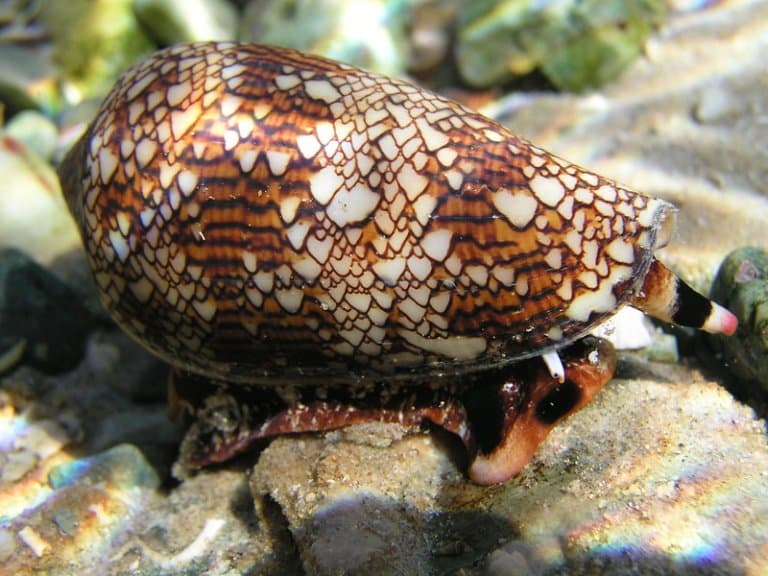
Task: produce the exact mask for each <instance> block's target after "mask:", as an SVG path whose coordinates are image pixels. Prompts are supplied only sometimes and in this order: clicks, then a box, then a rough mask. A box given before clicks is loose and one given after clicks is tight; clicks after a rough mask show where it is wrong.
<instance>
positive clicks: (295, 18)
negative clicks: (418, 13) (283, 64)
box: [239, 0, 406, 76]
mask: <svg viewBox="0 0 768 576" xmlns="http://www.w3.org/2000/svg"><path fill="white" fill-rule="evenodd" d="M401 8H402V6H401V5H400V4H394V3H391V2H386V0H368V1H366V2H352V1H348V0H323V1H322V2H315V1H308V0H299V1H295V0H252V1H251V2H249V3H248V5H247V6H246V8H245V11H244V13H243V21H242V26H241V29H240V35H239V39H240V40H242V41H246V42H260V43H264V44H275V45H277V46H287V47H289V48H296V49H298V50H303V51H307V52H314V53H316V54H322V55H324V56H328V57H330V58H334V59H336V60H340V61H342V62H346V63H348V64H353V65H355V66H360V67H362V68H367V69H369V70H375V71H377V72H382V73H384V74H389V75H393V76H400V75H402V74H403V71H404V70H405V66H406V50H405V21H404V18H403V12H402V11H401Z"/></svg>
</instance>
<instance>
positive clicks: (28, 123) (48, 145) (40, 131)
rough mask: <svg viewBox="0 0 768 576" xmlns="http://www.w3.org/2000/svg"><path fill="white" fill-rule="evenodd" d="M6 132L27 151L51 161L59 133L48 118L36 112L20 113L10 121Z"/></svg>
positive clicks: (6, 126)
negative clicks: (32, 151)
mask: <svg viewBox="0 0 768 576" xmlns="http://www.w3.org/2000/svg"><path fill="white" fill-rule="evenodd" d="M4 131H5V134H7V135H8V136H10V137H11V138H13V139H14V140H16V141H17V142H20V143H21V144H22V145H24V146H25V147H26V149H27V150H34V151H35V154H37V156H39V157H40V158H42V159H44V160H50V159H51V158H52V157H53V153H54V151H55V150H56V141H57V139H58V136H59V131H58V129H57V128H56V125H55V124H54V123H53V121H52V120H51V119H50V118H49V117H48V116H45V115H44V114H41V113H40V112H37V111H34V110H25V111H23V112H19V113H18V114H16V115H15V116H13V118H11V119H10V120H9V121H8V123H7V124H6V125H5V128H4Z"/></svg>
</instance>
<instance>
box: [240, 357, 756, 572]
mask: <svg viewBox="0 0 768 576" xmlns="http://www.w3.org/2000/svg"><path fill="white" fill-rule="evenodd" d="M649 377H650V378H649ZM451 454H452V451H451V449H450V443H449V444H448V445H446V444H445V443H442V442H440V441H439V440H438V438H437V437H436V436H435V435H430V436H419V435H417V436H406V437H404V438H403V439H402V440H394V441H393V442H392V444H391V445H390V447H389V448H387V449H384V448H382V447H380V446H376V445H375V442H374V443H366V444H362V443H360V441H359V438H357V439H356V440H355V441H352V440H349V439H347V438H345V437H339V436H335V435H330V436H325V437H301V438H281V439H278V440H276V441H275V442H273V443H272V444H270V446H269V447H268V448H266V449H265V450H264V452H263V453H262V454H261V457H260V458H259V463H258V465H257V466H256V468H255V469H254V472H253V475H252V479H251V489H252V491H253V493H254V495H255V496H256V497H257V499H258V498H261V499H263V498H264V496H265V495H266V496H268V497H269V499H271V500H274V501H275V502H276V503H277V504H278V505H279V506H280V509H281V511H282V512H283V514H285V517H286V520H287V522H288V526H289V529H290V530H291V533H292V535H293V537H294V540H295V542H296V545H297V547H298V549H299V553H300V555H301V558H302V562H303V566H304V569H305V571H306V572H307V573H310V574H338V573H346V574H365V573H370V570H371V569H372V567H373V566H375V567H377V569H376V572H377V573H379V574H400V573H430V572H432V573H435V572H437V573H445V572H447V573H455V572H456V571H460V570H464V571H465V573H469V574H474V573H488V574H494V575H495V574H499V575H501V574H518V573H520V574H522V573H526V574H553V573H568V574H593V573H595V572H596V571H597V572H598V573H600V574H617V575H618V574H626V573H628V572H632V573H640V574H646V573H649V574H651V573H653V574H656V573H664V574H681V575H682V574H691V573H699V574H705V573H718V574H734V575H735V574H740V573H744V571H745V570H748V569H750V568H751V567H754V566H763V567H764V566H765V561H764V550H765V547H766V546H768V536H766V535H767V534H768V495H767V494H766V493H765V491H764V488H763V483H764V476H765V474H766V471H768V445H767V443H766V436H765V430H764V428H763V424H762V423H761V422H760V421H758V420H756V419H755V418H754V414H753V413H752V412H751V410H749V409H747V408H745V407H744V406H741V405H739V404H738V403H737V402H735V401H734V400H733V398H732V397H731V396H730V395H729V394H728V393H727V392H726V391H725V390H723V389H722V388H721V387H720V386H718V385H717V384H716V383H713V382H708V381H706V380H704V379H703V378H702V377H701V375H700V374H699V373H698V372H696V371H694V370H690V369H684V368H680V367H678V366H670V365H650V364H649V363H648V362H647V361H642V362H641V363H639V364H638V366H637V369H636V376H635V377H634V378H633V379H632V380H620V379H619V380H614V381H613V382H612V383H610V384H608V385H607V386H606V388H605V389H604V390H603V391H602V392H601V393H600V394H599V395H598V396H597V397H596V399H595V401H594V402H593V404H591V405H589V406H587V407H586V408H585V409H583V410H582V411H580V412H578V413H576V414H575V415H573V416H571V417H570V418H568V419H567V420H566V421H565V423H563V424H561V425H560V426H558V427H557V428H555V430H554V431H553V432H552V433H551V434H550V436H549V437H548V438H547V440H546V441H545V442H544V443H543V444H542V445H541V446H540V447H539V450H538V452H537V454H536V456H535V457H534V459H533V461H532V462H531V463H530V464H529V465H528V466H527V467H526V468H525V469H524V470H523V471H522V473H521V474H520V475H519V476H518V477H516V478H513V479H512V480H510V481H509V482H507V483H506V484H503V485H499V486H496V487H492V488H488V487H479V486H475V485H472V484H471V483H468V482H464V481H462V480H461V477H460V476H459V475H458V474H459V468H458V467H456V465H455V463H453V462H452V461H451ZM478 532H483V534H484V537H482V538H478ZM446 542H449V543H453V544H454V545H453V546H451V547H450V550H453V551H454V552H453V554H450V555H445V554H438V553H437V552H438V551H441V550H446V549H447V548H446V547H445V546H446V545H445V543H446ZM483 566H484V567H485V569H486V570H487V572H483V571H481V570H480V569H481V568H482V567H483ZM447 567H450V570H447ZM441 570H442V571H441ZM521 570H522V571H521Z"/></svg>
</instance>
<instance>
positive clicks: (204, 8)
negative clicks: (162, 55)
mask: <svg viewBox="0 0 768 576" xmlns="http://www.w3.org/2000/svg"><path fill="white" fill-rule="evenodd" d="M133 10H134V12H135V13H136V18H137V19H138V20H139V22H140V23H141V25H142V26H143V27H144V29H145V30H146V31H147V32H148V33H149V35H150V36H151V37H152V38H153V39H154V41H155V42H157V43H158V44H159V45H161V46H167V45H170V44H177V43H179V42H198V41H203V40H234V39H235V36H236V35H237V26H238V13H237V11H236V10H235V7H234V6H233V5H232V4H231V3H230V2H229V1H228V0H198V1H196V2H195V4H194V10H190V9H189V5H188V4H186V3H180V2H175V1H174V0H133Z"/></svg>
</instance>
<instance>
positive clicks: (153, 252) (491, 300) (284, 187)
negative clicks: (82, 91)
mask: <svg viewBox="0 0 768 576" xmlns="http://www.w3.org/2000/svg"><path fill="white" fill-rule="evenodd" d="M60 174H61V178H62V182H63V184H64V192H65V196H66V197H67V201H68V204H69V206H70V209H71V211H72V213H73V214H74V216H75V219H76V220H77V221H78V224H79V225H80V228H81V232H82V235H83V238H84V243H85V247H86V251H87V253H88V257H89V259H90V263H91V266H92V269H93V272H94V278H95V280H96V285H97V287H98V289H99V293H100V295H101V298H102V301H103V303H104V305H105V306H106V308H107V309H108V310H109V311H110V312H111V313H112V315H113V316H114V317H115V319H116V320H117V322H118V323H119V324H120V325H121V326H122V327H123V328H124V329H125V330H126V331H127V332H129V333H130V334H131V335H133V336H134V337H135V338H136V339H137V340H139V341H140V342H141V343H142V344H144V345H145V346H146V347H147V348H149V349H150V350H151V351H153V352H154V353H155V354H157V355H159V356H160V357H162V358H164V359H165V360H167V361H168V362H170V363H171V364H173V365H174V366H176V367H178V368H181V369H183V370H186V371H189V372H192V373H194V374H197V375H202V376H205V377H209V378H214V379H218V380H223V381H227V382H235V383H240V384H243V385H247V386H272V385H283V384H285V383H298V384H299V385H304V386H316V385H318V384H319V383H321V382H328V381H332V382H335V383H341V385H343V386H351V387H354V386H361V387H365V386H367V385H369V384H370V383H371V382H387V381H398V382H405V381H407V382H409V383H415V384H418V383H420V382H424V381H429V380H433V379H434V378H436V377H439V376H441V375H445V374H449V375H461V374H465V375H472V374H477V373H482V372H484V371H486V370H488V369H492V368H498V367H503V366H507V365H509V364H512V363H515V362H518V361H520V360H522V359H525V358H530V357H535V356H540V355H542V354H545V355H548V357H549V358H550V359H551V358H552V351H555V350H557V349H559V348H562V347H564V346H566V345H569V344H570V343H572V342H574V341H575V340H577V339H579V338H581V337H582V336H583V335H585V334H586V333H587V332H589V331H590V330H591V329H593V328H594V327H595V325H597V324H599V323H600V322H602V321H603V320H605V319H606V318H608V317H609V316H611V315H612V314H614V313H615V312H616V310H617V309H618V308H619V307H621V306H622V305H624V304H632V305H635V306H638V307H640V308H642V309H645V310H647V311H649V312H650V313H651V314H653V315H655V316H657V317H660V318H662V319H665V320H674V321H678V322H682V323H685V324H688V325H694V326H697V327H703V328H704V329H706V330H709V331H715V332H718V331H720V332H729V331H731V332H732V331H733V329H735V320H734V319H733V316H732V315H730V313H728V312H727V311H725V310H724V309H722V308H720V307H719V306H717V305H716V304H712V303H710V302H709V301H708V300H706V299H705V298H703V297H701V296H699V295H698V294H696V293H695V292H693V291H692V290H690V289H689V288H687V286H686V285H685V284H683V283H682V282H681V281H679V280H678V279H677V278H675V277H674V275H672V274H671V273H670V272H669V271H668V270H667V269H666V268H664V267H663V266H662V265H661V264H660V263H659V262H658V261H657V260H656V259H655V258H654V256H653V252H654V250H655V249H656V248H658V247H659V246H661V245H663V244H664V243H665V242H666V241H667V239H668V237H669V232H670V227H671V224H672V220H673V218H672V215H673V208H672V206H671V205H669V204H668V203H666V202H664V201H663V200H659V199H655V198H649V197H647V196H644V195H642V194H639V193H636V192H632V191H630V190H627V189H625V188H622V187H620V186H618V185H616V184H615V183H613V182H610V181H608V180H606V179H604V178H602V177H600V176H598V175H595V174H593V173H591V172H588V171H585V170H583V169H581V168H578V167H576V166H574V165H572V164H570V163H568V162H565V161H563V160H561V159H559V158H556V157H554V156H552V155H550V154H548V153H546V152H545V151H543V150H541V149H539V148H537V147H536V146H533V145H532V144H530V143H528V142H526V141H525V140H523V139H521V138H519V137H517V136H516V135H514V134H512V133H511V132H510V131H509V130H508V129H506V128H504V127H503V126H501V125H500V124H498V123H496V122H494V121H492V120H489V119H487V118H485V117H483V116H481V115H480V114H477V113H475V112H472V111H471V110H468V109H466V108H464V107H462V106H461V105H459V104H457V103H455V102H452V101H450V100H447V99H445V98H442V97H440V96H438V95H435V94H433V93H431V92H428V91H426V90H423V89H420V88H418V87H416V86H414V85H411V84H408V83H406V82H401V81H397V80H392V79H389V78H385V77H383V76H379V75H376V74H373V73H369V72H365V71H362V70H359V69H356V68H353V67H349V66H345V65H343V64H339V63H336V62H333V61H330V60H326V59H324V58H320V57H316V56H310V55H306V54H301V53H298V52H295V51H291V50H285V49H279V48H274V47H267V46H257V45H238V44H225V43H202V44H191V45H181V46H176V47H172V48H169V49H166V50H164V51H161V52H159V53H157V54H156V55H154V56H152V57H150V58H149V59H147V60H146V61H144V62H143V63H140V64H139V65H137V66H136V67H135V68H133V69H132V70H130V71H128V72H127V73H126V74H125V75H123V77H122V78H121V79H120V80H119V81H118V83H117V85H116V86H115V88H114V89H113V90H112V92H111V93H110V95H109V96H108V97H107V99H106V101H105V102H104V104H103V105H102V107H101V109H100V111H99V113H98V115H97V117H96V119H95V121H94V122H93V124H92V125H91V127H90V128H89V130H88V131H87V133H86V134H85V135H84V136H83V138H82V139H81V141H80V142H79V143H78V144H77V145H76V146H75V147H74V149H73V151H72V152H71V153H70V154H69V155H68V157H67V158H66V159H65V162H64V163H63V165H62V168H61V170H60ZM555 358H556V356H555ZM555 363H556V362H555ZM556 371H557V370H555V372H556ZM559 379H560V380H562V374H560V375H559Z"/></svg>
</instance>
